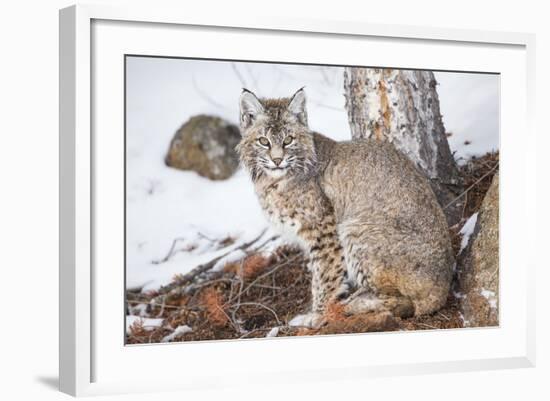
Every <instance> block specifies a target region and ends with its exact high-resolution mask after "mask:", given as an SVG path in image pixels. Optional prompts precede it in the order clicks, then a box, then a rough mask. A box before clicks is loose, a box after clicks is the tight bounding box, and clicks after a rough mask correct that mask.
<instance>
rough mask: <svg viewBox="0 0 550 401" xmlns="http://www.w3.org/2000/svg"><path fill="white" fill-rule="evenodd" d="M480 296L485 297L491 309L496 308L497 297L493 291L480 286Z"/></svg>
mask: <svg viewBox="0 0 550 401" xmlns="http://www.w3.org/2000/svg"><path fill="white" fill-rule="evenodd" d="M480 294H481V296H483V297H485V299H487V302H489V306H490V307H491V308H493V309H496V308H497V297H496V294H495V292H494V291H491V290H486V289H485V288H482V289H481V291H480Z"/></svg>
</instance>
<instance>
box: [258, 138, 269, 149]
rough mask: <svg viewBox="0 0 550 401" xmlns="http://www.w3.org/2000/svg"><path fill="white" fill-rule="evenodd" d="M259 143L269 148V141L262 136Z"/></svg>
mask: <svg viewBox="0 0 550 401" xmlns="http://www.w3.org/2000/svg"><path fill="white" fill-rule="evenodd" d="M258 142H259V143H260V145H262V146H266V147H269V139H267V138H266V137H265V136H262V137H261V138H260V139H258Z"/></svg>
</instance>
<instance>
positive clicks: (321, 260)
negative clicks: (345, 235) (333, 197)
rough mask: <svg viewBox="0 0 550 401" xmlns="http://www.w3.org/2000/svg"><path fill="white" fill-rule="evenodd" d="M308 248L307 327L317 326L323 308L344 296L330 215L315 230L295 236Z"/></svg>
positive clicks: (342, 263)
mask: <svg viewBox="0 0 550 401" xmlns="http://www.w3.org/2000/svg"><path fill="white" fill-rule="evenodd" d="M299 234H300V236H301V237H302V239H303V240H304V242H305V243H306V244H307V245H308V247H309V249H308V250H309V269H310V271H311V275H312V277H311V295H312V307H311V312H310V314H309V316H308V319H307V322H305V323H307V325H309V326H313V327H316V326H319V324H321V323H322V320H323V315H324V313H325V310H326V307H327V305H328V304H330V303H331V302H333V301H336V300H337V299H338V298H339V297H341V296H342V295H344V294H345V293H346V292H347V286H346V284H345V278H346V277H345V276H346V268H345V261H344V253H343V250H342V246H341V244H340V241H339V239H338V234H337V231H336V224H335V220H334V216H333V215H326V216H324V217H323V219H322V220H321V222H320V224H319V225H317V226H316V227H304V228H303V229H302V230H301V232H300V233H299Z"/></svg>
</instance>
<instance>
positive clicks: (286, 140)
mask: <svg viewBox="0 0 550 401" xmlns="http://www.w3.org/2000/svg"><path fill="white" fill-rule="evenodd" d="M293 141H294V137H292V136H290V135H289V136H287V137H286V138H285V140H284V141H283V145H284V146H288V145H290V144H291V143H292V142H293Z"/></svg>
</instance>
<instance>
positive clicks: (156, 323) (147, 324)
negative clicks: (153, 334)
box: [126, 315, 164, 331]
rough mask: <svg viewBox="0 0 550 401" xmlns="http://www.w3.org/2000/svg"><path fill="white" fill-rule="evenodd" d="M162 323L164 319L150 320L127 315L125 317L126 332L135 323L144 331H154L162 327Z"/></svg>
mask: <svg viewBox="0 0 550 401" xmlns="http://www.w3.org/2000/svg"><path fill="white" fill-rule="evenodd" d="M163 321H164V319H152V318H147V317H140V316H132V315H128V316H126V331H128V330H130V327H131V326H132V325H133V324H134V323H135V322H141V324H143V328H144V329H145V330H154V329H155V328H157V327H160V326H162V322H163Z"/></svg>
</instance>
